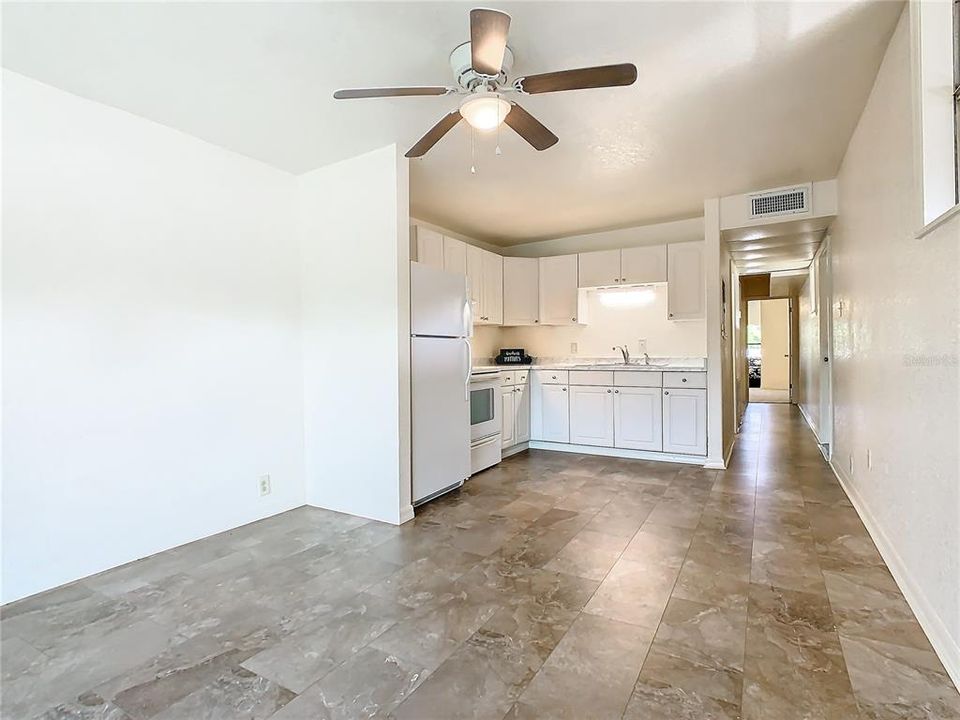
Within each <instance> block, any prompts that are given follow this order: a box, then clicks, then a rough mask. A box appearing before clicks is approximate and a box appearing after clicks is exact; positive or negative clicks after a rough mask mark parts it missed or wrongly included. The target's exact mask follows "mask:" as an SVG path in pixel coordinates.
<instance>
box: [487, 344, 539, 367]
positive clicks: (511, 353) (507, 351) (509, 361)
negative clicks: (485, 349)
mask: <svg viewBox="0 0 960 720" xmlns="http://www.w3.org/2000/svg"><path fill="white" fill-rule="evenodd" d="M494 362H495V363H497V365H530V364H531V363H532V362H533V358H532V357H530V356H529V355H527V351H526V350H524V349H523V348H500V354H499V355H497V357H496V358H495V359H494Z"/></svg>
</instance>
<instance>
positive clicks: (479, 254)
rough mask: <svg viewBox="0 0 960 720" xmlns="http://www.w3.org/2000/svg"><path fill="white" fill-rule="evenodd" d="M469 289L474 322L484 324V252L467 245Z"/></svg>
mask: <svg viewBox="0 0 960 720" xmlns="http://www.w3.org/2000/svg"><path fill="white" fill-rule="evenodd" d="M467 289H468V291H469V293H470V304H471V305H472V308H473V322H474V323H482V322H483V320H482V318H481V315H483V250H481V249H480V248H478V247H476V246H474V245H467Z"/></svg>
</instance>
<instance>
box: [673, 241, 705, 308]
mask: <svg viewBox="0 0 960 720" xmlns="http://www.w3.org/2000/svg"><path fill="white" fill-rule="evenodd" d="M705 294H706V289H705V287H704V273H703V243H702V242H686V243H677V244H675V245H668V246H667V319H668V320H700V319H703V318H704V317H705V313H706V298H705Z"/></svg>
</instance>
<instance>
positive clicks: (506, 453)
mask: <svg viewBox="0 0 960 720" xmlns="http://www.w3.org/2000/svg"><path fill="white" fill-rule="evenodd" d="M528 447H530V443H518V444H516V445H512V446H510V447H508V448H504V449H503V450H501V451H500V459H501V460H502V459H503V458H508V457H510V456H511V455H516V454H517V453H522V452H523V451H524V450H526V449H527V448H528Z"/></svg>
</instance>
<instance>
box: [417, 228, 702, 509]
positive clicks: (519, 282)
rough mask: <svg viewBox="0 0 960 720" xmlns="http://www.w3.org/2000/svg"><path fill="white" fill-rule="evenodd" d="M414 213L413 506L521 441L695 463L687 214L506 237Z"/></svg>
mask: <svg viewBox="0 0 960 720" xmlns="http://www.w3.org/2000/svg"><path fill="white" fill-rule="evenodd" d="M412 222H413V225H412V226H411V228H410V257H411V335H412V340H411V357H412V363H411V370H412V372H411V374H412V418H413V420H412V441H413V472H412V477H413V501H414V505H418V504H422V503H424V502H428V501H429V500H431V499H433V498H435V497H438V496H439V495H442V494H444V493H446V492H448V491H450V490H453V489H456V488H457V487H460V485H462V483H463V482H464V481H465V480H466V479H467V478H468V477H469V476H472V475H475V474H477V473H479V472H482V471H483V470H485V469H487V468H490V467H493V466H495V465H496V464H498V463H499V462H500V461H501V460H502V459H503V458H507V457H510V456H512V455H515V454H517V453H520V452H523V451H525V450H527V449H537V450H551V451H556V452H575V453H583V454H593V455H604V456H610V457H619V458H638V459H645V460H653V461H663V462H679V463H690V464H699V465H703V464H704V462H705V460H706V454H707V375H706V369H707V368H706V358H705V355H706V324H705V319H704V318H705V304H706V303H705V281H704V271H703V263H704V258H703V245H704V244H703V242H702V240H697V239H690V238H691V236H693V237H694V238H695V237H696V233H697V231H698V227H697V226H698V224H699V223H698V221H696V220H694V221H679V222H678V223H664V224H662V225H651V226H646V227H641V228H632V229H628V230H618V231H610V232H606V233H593V234H591V235H589V236H583V237H582V238H573V239H570V238H565V239H561V240H557V241H547V242H546V243H544V242H539V243H530V244H529V246H528V247H525V245H524V244H521V245H514V246H512V247H508V248H499V247H493V246H484V244H483V243H479V242H476V241H474V240H472V239H470V238H468V237H466V236H464V235H461V234H458V233H456V232H454V231H450V230H448V229H446V228H442V227H439V226H436V225H431V224H429V223H425V222H421V221H418V220H413V219H412ZM677 226H680V228H682V232H681V233H677ZM678 235H679V237H677V236H678ZM664 237H669V238H670V239H671V241H670V242H662V241H661V242H656V241H657V240H662V239H663V238H664ZM674 237H677V241H676V242H674V241H673V238H674ZM577 245H580V246H582V247H590V248H596V247H606V248H609V249H603V250H590V251H587V252H571V251H569V250H570V249H571V247H576V246H577ZM611 245H613V246H614V247H610V246H611ZM617 245H620V247H617ZM518 250H519V251H520V252H525V253H526V252H529V253H531V254H532V255H533V256H525V255H524V256H521V255H519V254H514V255H505V254H504V255H501V254H500V252H514V253H516V252H517V251H518ZM561 250H562V251H563V253H562V254H557V252H558V251H561ZM497 251H500V252H497ZM438 335H439V336H440V337H438ZM445 341H447V342H446V347H447V348H448V349H447V350H446V351H445V352H444V351H441V350H440V347H441V346H444V344H445ZM438 353H442V354H444V355H446V357H447V359H446V360H441V359H439V355H438ZM468 367H469V372H468V371H467V368H468ZM441 388H442V389H441ZM467 426H469V431H468V432H466V431H465V429H466V428H467Z"/></svg>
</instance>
